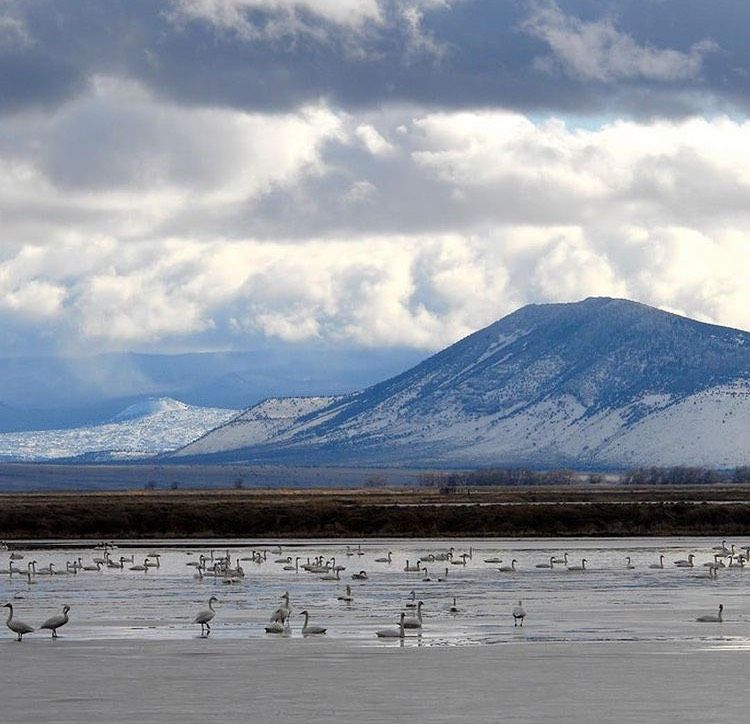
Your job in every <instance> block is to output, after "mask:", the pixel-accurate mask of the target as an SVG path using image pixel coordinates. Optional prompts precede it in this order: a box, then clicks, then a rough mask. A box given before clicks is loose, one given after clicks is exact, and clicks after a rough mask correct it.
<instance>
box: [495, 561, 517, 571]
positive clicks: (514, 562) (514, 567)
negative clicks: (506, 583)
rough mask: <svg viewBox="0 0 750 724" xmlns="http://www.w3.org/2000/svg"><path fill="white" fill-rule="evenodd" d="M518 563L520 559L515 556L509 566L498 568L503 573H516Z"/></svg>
mask: <svg viewBox="0 0 750 724" xmlns="http://www.w3.org/2000/svg"><path fill="white" fill-rule="evenodd" d="M516 563H518V561H517V560H516V559H515V558H514V559H513V560H512V561H511V562H510V565H509V566H501V567H500V568H498V569H497V570H498V571H500V572H501V573H515V572H516Z"/></svg>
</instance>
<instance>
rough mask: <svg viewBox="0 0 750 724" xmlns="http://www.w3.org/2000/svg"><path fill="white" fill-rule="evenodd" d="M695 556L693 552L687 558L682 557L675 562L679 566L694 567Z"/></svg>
mask: <svg viewBox="0 0 750 724" xmlns="http://www.w3.org/2000/svg"><path fill="white" fill-rule="evenodd" d="M694 558H695V556H694V555H693V554H692V553H691V554H690V555H689V556H688V557H687V558H682V559H680V560H679V561H675V562H674V564H675V566H677V568H692V567H693V559H694Z"/></svg>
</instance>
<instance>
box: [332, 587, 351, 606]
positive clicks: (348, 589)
mask: <svg viewBox="0 0 750 724" xmlns="http://www.w3.org/2000/svg"><path fill="white" fill-rule="evenodd" d="M336 600H338V601H345V602H346V603H351V602H352V601H353V600H354V596H352V587H351V586H347V587H346V593H342V594H341V595H340V596H337V599H336Z"/></svg>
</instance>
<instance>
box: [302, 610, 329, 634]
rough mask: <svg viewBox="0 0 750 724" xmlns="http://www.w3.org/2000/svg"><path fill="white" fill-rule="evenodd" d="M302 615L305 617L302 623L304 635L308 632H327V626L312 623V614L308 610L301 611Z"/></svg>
mask: <svg viewBox="0 0 750 724" xmlns="http://www.w3.org/2000/svg"><path fill="white" fill-rule="evenodd" d="M300 615H301V616H304V617H305V623H304V624H302V635H303V636H306V635H308V634H324V633H325V632H326V629H325V627H323V626H316V625H315V624H311V623H310V614H309V613H308V612H307V611H300Z"/></svg>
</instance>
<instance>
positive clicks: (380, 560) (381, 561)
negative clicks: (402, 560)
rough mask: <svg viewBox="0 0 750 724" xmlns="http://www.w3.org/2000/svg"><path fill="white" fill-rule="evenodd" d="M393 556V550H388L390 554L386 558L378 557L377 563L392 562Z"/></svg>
mask: <svg viewBox="0 0 750 724" xmlns="http://www.w3.org/2000/svg"><path fill="white" fill-rule="evenodd" d="M392 556H393V553H392V552H391V551H388V556H387V557H386V558H376V559H375V563H390V562H391V557H392Z"/></svg>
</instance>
